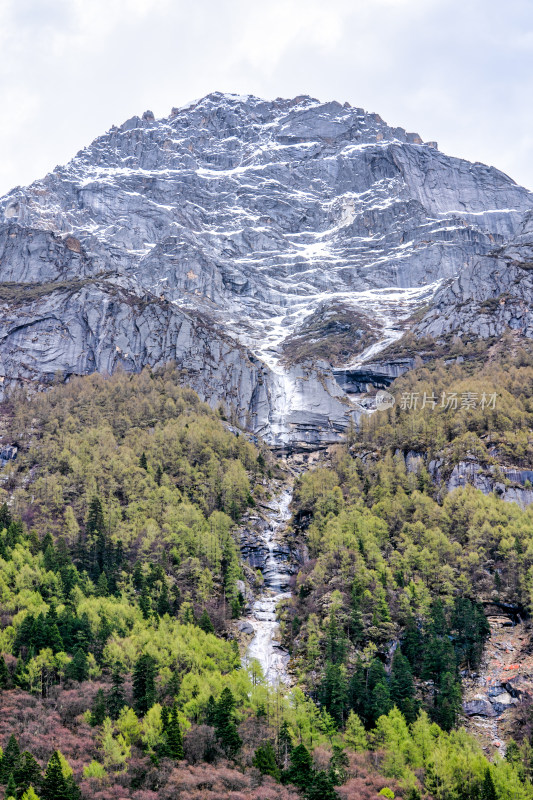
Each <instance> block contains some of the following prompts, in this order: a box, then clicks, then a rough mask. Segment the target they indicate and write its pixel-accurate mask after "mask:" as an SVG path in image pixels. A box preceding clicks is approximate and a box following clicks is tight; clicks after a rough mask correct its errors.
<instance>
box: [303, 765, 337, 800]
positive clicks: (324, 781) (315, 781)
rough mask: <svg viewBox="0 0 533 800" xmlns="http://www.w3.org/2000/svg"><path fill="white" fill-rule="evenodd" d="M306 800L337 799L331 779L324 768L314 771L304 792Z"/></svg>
mask: <svg viewBox="0 0 533 800" xmlns="http://www.w3.org/2000/svg"><path fill="white" fill-rule="evenodd" d="M305 797H306V800H339V796H338V794H337V792H336V791H335V788H334V786H333V781H332V780H331V778H330V777H329V775H328V774H327V772H324V770H320V772H315V773H314V774H313V777H312V780H311V781H310V783H309V785H308V787H307V791H306V793H305Z"/></svg>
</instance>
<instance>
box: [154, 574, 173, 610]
mask: <svg viewBox="0 0 533 800" xmlns="http://www.w3.org/2000/svg"><path fill="white" fill-rule="evenodd" d="M157 613H158V614H159V616H160V617H162V616H163V615H164V614H170V603H169V601H168V586H167V582H166V580H165V579H163V585H162V586H161V591H160V592H159V597H158V600H157Z"/></svg>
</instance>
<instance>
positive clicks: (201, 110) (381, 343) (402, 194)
mask: <svg viewBox="0 0 533 800" xmlns="http://www.w3.org/2000/svg"><path fill="white" fill-rule="evenodd" d="M531 212H533V196H532V195H531V193H529V192H528V191H527V190H526V189H524V188H521V187H520V186H517V185H516V184H515V183H514V182H513V181H512V180H511V179H510V178H509V177H507V176H506V175H504V174H502V173H501V172H499V171H498V170H497V169H494V168H493V167H487V166H485V165H483V164H478V163H476V164H471V163H469V162H466V161H464V160H460V159H456V158H451V157H449V156H446V155H444V154H442V153H441V152H439V150H438V149H437V145H436V143H435V142H426V143H424V142H423V141H422V140H421V139H420V137H419V136H418V135H417V134H415V133H408V132H406V131H405V130H404V129H402V128H394V127H390V126H388V125H387V124H386V123H385V122H384V121H383V120H382V119H381V118H380V117H379V116H378V115H377V114H370V113H367V112H365V111H363V110H362V109H359V108H353V107H351V106H350V105H348V104H344V105H341V104H340V103H337V102H330V103H321V102H319V101H317V100H314V99H312V98H310V97H297V98H294V99H292V100H286V99H277V100H274V101H271V102H267V101H264V100H261V99H258V98H256V97H252V96H245V97H241V96H237V95H224V94H220V93H214V94H211V95H208V96H207V97H205V98H203V99H202V100H199V101H196V102H194V103H191V104H189V105H188V106H185V107H182V108H176V109H172V112H171V113H170V115H169V116H168V117H166V118H163V119H155V118H154V115H153V114H152V113H151V112H145V113H144V114H143V115H142V117H133V118H132V119H130V120H128V121H127V122H125V123H124V124H122V125H121V126H120V127H115V126H113V127H112V128H111V129H110V130H109V131H108V132H107V133H106V134H104V135H103V136H101V137H99V138H98V139H96V140H95V141H94V142H93V143H92V144H91V145H90V146H89V147H86V148H85V149H84V150H81V151H80V152H79V153H78V154H77V156H76V157H75V158H74V159H72V161H71V162H70V163H68V164H67V165H66V166H61V167H57V168H56V169H55V170H54V171H53V172H52V173H50V174H49V175H47V176H46V177H45V178H43V179H42V180H39V181H36V182H35V183H33V184H32V185H31V186H29V187H26V188H20V187H17V188H16V189H14V190H13V191H11V192H10V193H9V194H8V195H6V196H5V197H4V198H3V199H1V200H0V219H1V224H0V306H1V310H2V315H1V321H0V380H1V381H2V384H3V386H4V387H8V386H10V385H12V384H13V383H17V382H21V381H35V382H37V383H40V384H43V383H46V382H48V381H50V380H51V379H52V378H53V376H54V375H57V374H58V373H59V374H60V375H61V376H63V377H65V378H67V377H68V376H70V375H73V374H83V373H87V372H91V371H94V370H100V371H108V372H112V371H113V370H115V369H116V368H118V367H122V368H124V369H126V370H132V371H137V370H139V369H141V368H142V367H143V366H144V365H145V364H150V365H157V364H161V363H164V362H165V361H168V360H172V359H173V360H175V361H176V362H177V363H178V365H179V367H180V369H181V370H182V371H183V376H184V381H185V382H187V383H188V384H189V385H191V386H192V387H193V388H194V389H195V390H196V391H198V392H199V394H200V395H201V396H202V397H203V398H205V399H206V400H208V401H209V402H210V403H211V404H212V405H217V404H219V403H220V404H222V405H223V406H225V407H226V409H228V411H231V413H232V415H233V417H234V419H236V420H237V421H239V422H240V423H241V424H244V425H246V426H247V427H248V428H249V429H250V430H252V431H254V432H256V433H258V434H261V435H263V436H265V437H266V439H267V440H268V441H269V442H270V443H271V444H272V445H273V446H275V447H287V446H288V447H305V446H311V447H314V446H316V445H317V444H319V443H324V442H329V441H334V440H336V439H337V438H338V437H339V434H340V433H342V431H343V430H344V429H345V428H346V426H347V425H348V424H349V420H350V417H351V416H353V415H355V416H356V417H357V415H358V414H360V413H361V406H360V403H359V400H358V393H359V392H360V391H361V390H362V389H364V388H365V386H366V385H367V384H368V383H374V384H375V385H387V381H389V382H390V379H391V378H392V377H393V376H394V375H396V374H399V373H400V372H401V371H403V370H404V369H405V368H408V366H409V362H408V360H404V361H403V362H398V361H397V360H396V361H394V359H392V360H391V359H389V360H388V361H387V360H386V359H385V361H384V362H382V363H380V362H379V361H376V358H377V356H378V354H379V353H380V352H381V351H383V350H384V349H385V348H386V347H387V345H389V344H390V343H391V342H394V341H395V340H397V339H398V338H400V337H401V335H402V333H403V332H404V329H405V326H406V324H407V320H408V319H410V320H412V319H413V313H414V312H415V311H417V310H419V312H420V313H419V315H418V321H417V322H416V325H415V329H414V330H415V333H417V334H418V335H424V336H428V335H429V336H432V337H434V338H435V339H439V338H441V339H445V338H446V337H447V336H450V335H457V334H460V333H461V332H464V331H469V332H471V333H473V334H474V335H476V336H483V337H484V336H491V335H499V333H501V331H502V329H503V328H504V327H505V326H511V327H514V328H515V329H519V330H520V331H521V332H522V333H523V334H524V335H525V336H531V312H530V310H529V301H528V298H529V297H530V296H531V289H532V286H531V280H532V278H531V276H532V272H531V269H532V266H531V265H532V264H533V244H531V243H532V242H533V235H531V236H530V234H529V231H533V223H532V222H531V220H532V213H531ZM421 310H422V311H421ZM423 312H425V313H423ZM409 324H411V325H412V322H411V323H409ZM376 374H377V378H376V377H375V376H376ZM380 376H381V377H380ZM346 390H348V391H346Z"/></svg>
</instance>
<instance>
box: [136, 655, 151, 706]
mask: <svg viewBox="0 0 533 800" xmlns="http://www.w3.org/2000/svg"><path fill="white" fill-rule="evenodd" d="M155 668H156V664H155V661H154V659H153V658H152V656H149V655H147V654H143V655H141V656H139V658H138V659H137V661H136V662H135V666H134V669H133V699H134V701H135V708H136V710H137V711H138V712H139V714H146V712H147V711H148V709H149V708H150V707H151V706H153V704H154V702H155Z"/></svg>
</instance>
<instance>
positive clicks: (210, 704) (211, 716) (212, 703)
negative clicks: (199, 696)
mask: <svg viewBox="0 0 533 800" xmlns="http://www.w3.org/2000/svg"><path fill="white" fill-rule="evenodd" d="M216 718H217V704H216V700H215V698H214V697H213V695H212V694H210V695H209V697H208V700H207V706H206V709H205V724H206V725H213V726H214V725H215V721H216Z"/></svg>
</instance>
